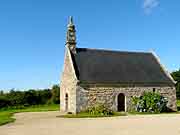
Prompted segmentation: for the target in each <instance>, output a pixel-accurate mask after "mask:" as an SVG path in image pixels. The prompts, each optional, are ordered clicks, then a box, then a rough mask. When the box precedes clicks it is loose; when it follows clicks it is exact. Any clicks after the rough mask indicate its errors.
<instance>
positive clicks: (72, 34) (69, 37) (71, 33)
mask: <svg viewBox="0 0 180 135" xmlns="http://www.w3.org/2000/svg"><path fill="white" fill-rule="evenodd" d="M66 46H67V47H69V49H70V50H71V51H72V52H73V53H76V30H75V25H74V23H73V18H72V16H70V17H69V23H68V26H67V34H66Z"/></svg>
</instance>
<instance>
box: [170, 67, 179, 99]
mask: <svg viewBox="0 0 180 135" xmlns="http://www.w3.org/2000/svg"><path fill="white" fill-rule="evenodd" d="M171 75H172V77H173V78H174V80H175V81H176V85H175V86H176V96H177V98H178V99H180V69H179V70H177V71H174V72H172V73H171Z"/></svg>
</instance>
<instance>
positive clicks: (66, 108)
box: [65, 93, 69, 112]
mask: <svg viewBox="0 0 180 135" xmlns="http://www.w3.org/2000/svg"><path fill="white" fill-rule="evenodd" d="M68 100H69V99H68V94H67V93H66V95H65V111H66V112H67V111H68Z"/></svg>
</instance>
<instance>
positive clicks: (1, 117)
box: [0, 104, 59, 125]
mask: <svg viewBox="0 0 180 135" xmlns="http://www.w3.org/2000/svg"><path fill="white" fill-rule="evenodd" d="M58 110H59V105H56V104H53V105H36V106H30V107H27V108H24V109H7V110H0V125H4V124H7V123H9V122H13V121H15V119H14V118H12V116H13V114H14V113H19V112H43V111H58Z"/></svg>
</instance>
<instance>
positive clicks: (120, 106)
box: [117, 93, 125, 112]
mask: <svg viewBox="0 0 180 135" xmlns="http://www.w3.org/2000/svg"><path fill="white" fill-rule="evenodd" d="M117 100H118V112H122V111H123V112H124V111H125V95H124V94H123V93H120V94H119V95H118V99H117Z"/></svg>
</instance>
